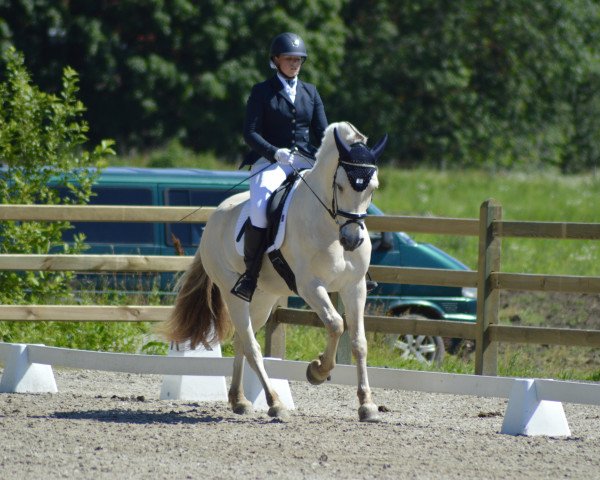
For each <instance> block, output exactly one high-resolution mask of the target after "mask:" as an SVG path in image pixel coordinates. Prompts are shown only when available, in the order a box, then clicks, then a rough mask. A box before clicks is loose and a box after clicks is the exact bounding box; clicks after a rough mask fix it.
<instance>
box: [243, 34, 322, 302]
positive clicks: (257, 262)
mask: <svg viewBox="0 0 600 480" xmlns="http://www.w3.org/2000/svg"><path fill="white" fill-rule="evenodd" d="M269 57H270V62H269V64H270V66H271V68H272V69H274V70H277V73H276V75H274V76H273V77H271V78H269V79H267V80H265V81H264V82H261V83H257V84H256V85H254V87H253V88H252V92H251V93H250V97H249V98H248V103H247V106H246V119H245V123H244V140H245V141H246V143H247V144H248V145H249V146H250V148H251V149H252V151H251V152H250V153H249V154H248V155H247V156H246V158H245V159H244V162H243V163H242V167H243V166H244V165H251V166H252V167H251V169H250V173H251V179H250V221H249V222H248V223H247V224H246V228H245V232H244V235H245V239H244V263H245V264H246V271H245V272H244V273H243V274H242V275H241V276H240V278H239V280H238V281H237V282H236V284H235V285H234V287H233V288H232V290H231V293H233V294H234V295H236V296H237V297H239V298H241V299H242V300H245V301H247V302H250V301H251V300H252V295H253V294H254V290H255V289H256V283H257V279H258V274H259V272H260V267H261V265H262V260H263V254H264V252H265V249H266V244H265V240H266V239H265V237H266V232H267V203H268V200H269V198H270V196H271V194H272V193H273V191H274V190H275V189H276V188H277V187H278V186H279V185H281V184H282V183H283V181H284V180H285V179H286V177H287V176H288V175H289V174H290V173H292V172H293V171H294V169H296V170H298V169H301V168H311V167H312V163H313V162H314V155H315V153H316V151H317V147H318V146H319V145H320V143H321V139H322V137H323V132H324V131H325V129H326V128H327V117H326V116H325V108H324V107H323V102H322V101H321V97H320V96H319V93H318V92H317V89H316V87H315V86H314V85H311V84H310V83H305V82H303V81H301V80H300V79H298V74H299V73H300V69H301V68H302V64H303V63H304V61H305V60H306V58H307V53H306V47H305V45H304V41H303V40H302V38H300V37H299V36H298V35H296V34H295V33H289V32H286V33H282V34H280V35H277V36H276V37H275V38H274V39H273V41H272V42H271V49H270V53H269ZM311 140H312V142H313V143H311ZM315 145H316V146H315Z"/></svg>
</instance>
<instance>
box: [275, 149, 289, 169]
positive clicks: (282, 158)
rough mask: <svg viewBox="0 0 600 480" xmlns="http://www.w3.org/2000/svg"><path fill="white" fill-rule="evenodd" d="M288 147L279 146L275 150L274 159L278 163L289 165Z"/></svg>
mask: <svg viewBox="0 0 600 480" xmlns="http://www.w3.org/2000/svg"><path fill="white" fill-rule="evenodd" d="M290 154H291V152H290V149H289V148H280V149H278V150H277V151H276V152H275V160H277V163H279V164H280V165H289V164H290Z"/></svg>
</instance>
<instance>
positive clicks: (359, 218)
mask: <svg viewBox="0 0 600 480" xmlns="http://www.w3.org/2000/svg"><path fill="white" fill-rule="evenodd" d="M344 165H347V166H350V167H365V168H372V169H373V170H374V171H377V167H376V166H375V165H371V164H355V163H350V162H345V161H344V160H341V159H340V158H339V157H338V165H337V167H336V169H335V174H334V175H333V181H332V186H331V189H332V191H333V194H332V196H331V208H330V207H328V206H327V205H326V204H325V202H324V201H323V200H321V198H320V197H319V195H318V194H317V193H316V192H315V191H314V190H313V189H312V187H311V186H310V185H309V184H308V182H307V181H306V180H305V179H304V176H303V175H302V172H300V171H299V170H297V169H296V168H295V167H294V166H293V165H290V166H291V167H292V170H293V171H294V172H295V173H296V175H298V177H299V178H300V180H301V181H302V182H304V184H305V185H306V186H307V187H308V189H309V190H310V191H311V193H312V194H313V195H314V197H315V198H316V199H317V200H318V201H319V203H320V204H321V205H322V206H323V208H324V209H325V210H326V211H327V213H328V214H329V216H330V217H331V218H332V219H333V221H334V222H335V223H336V224H337V225H338V227H339V228H340V230H341V229H342V228H344V227H345V226H346V225H349V224H351V223H356V224H357V225H359V226H360V228H361V230H364V228H365V218H367V215H368V214H367V212H366V211H365V212H360V213H358V212H348V211H347V210H342V209H341V208H339V204H338V198H337V188H336V180H337V174H338V171H339V168H340V167H343V168H346V167H344ZM338 217H342V218H345V219H346V221H345V222H343V223H342V221H341V220H339V219H338Z"/></svg>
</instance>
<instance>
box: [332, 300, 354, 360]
mask: <svg viewBox="0 0 600 480" xmlns="http://www.w3.org/2000/svg"><path fill="white" fill-rule="evenodd" d="M329 297H330V298H331V303H333V306H334V307H335V309H336V310H337V311H338V313H339V314H340V315H341V316H342V318H343V319H344V333H342V336H341V337H340V341H339V343H338V348H337V352H336V354H335V363H337V364H339V365H351V364H352V342H351V341H350V334H349V333H348V328H347V327H346V317H345V314H344V303H343V302H342V300H341V298H340V294H339V293H337V292H335V293H330V294H329Z"/></svg>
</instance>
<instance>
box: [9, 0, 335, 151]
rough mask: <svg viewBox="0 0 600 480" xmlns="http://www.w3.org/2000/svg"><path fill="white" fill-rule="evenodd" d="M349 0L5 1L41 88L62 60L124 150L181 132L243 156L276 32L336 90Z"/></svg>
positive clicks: (310, 71)
mask: <svg viewBox="0 0 600 480" xmlns="http://www.w3.org/2000/svg"><path fill="white" fill-rule="evenodd" d="M342 3H343V2H342V0H333V1H332V0H309V1H302V2H300V1H298V0H286V1H282V2H274V1H272V0H258V1H252V2H230V1H225V0H205V1H203V2H192V1H189V0H180V1H176V2H164V1H162V0H152V1H147V2H139V1H137V0H125V1H119V2H78V3H77V5H75V4H71V3H68V2H67V3H65V2H59V3H58V4H57V2H53V1H50V0H40V1H37V2H35V3H30V2H27V3H21V2H11V3H10V6H6V5H2V3H0V17H3V18H5V19H6V22H7V23H8V25H10V28H11V34H10V38H11V39H12V40H13V41H14V43H15V44H16V45H17V46H18V47H19V48H21V49H23V50H24V51H25V54H26V57H27V58H28V60H29V62H30V65H31V67H32V69H33V70H34V71H35V72H36V75H37V76H38V78H39V79H40V81H41V83H42V85H45V86H47V87H50V86H52V85H54V83H55V82H56V79H55V73H54V72H55V71H56V66H57V64H59V65H60V64H69V65H72V66H73V67H74V68H75V69H76V70H77V71H78V72H80V74H81V76H82V79H83V80H82V98H83V101H84V102H85V104H86V105H87V106H88V108H89V118H90V121H91V122H92V124H93V125H94V128H95V129H96V131H97V132H98V134H99V135H101V136H110V137H112V138H116V139H117V140H118V143H119V145H120V146H121V147H123V148H125V147H126V146H127V145H128V146H130V147H136V146H137V147H143V146H146V145H156V144H163V143H164V142H165V141H166V140H168V139H171V138H177V139H180V140H181V141H183V142H184V143H185V144H187V145H191V146H193V147H195V148H196V149H198V150H203V151H209V150H214V151H216V152H219V153H220V154H225V155H228V156H230V157H234V156H236V155H238V154H239V153H240V151H242V149H243V148H244V147H243V142H242V138H241V125H242V118H243V115H244V110H245V103H246V99H247V96H248V94H249V92H250V88H251V87H252V85H253V84H254V83H256V82H257V81H259V80H262V79H263V78H265V77H266V76H267V75H270V74H271V73H270V70H269V67H268V50H269V45H270V42H271V39H272V38H273V37H274V36H275V35H276V34H278V33H280V32H282V31H287V30H292V31H296V32H298V33H299V34H301V35H303V36H304V38H305V40H306V42H307V45H308V46H309V61H308V62H307V63H306V68H305V72H304V78H305V79H307V80H309V81H314V82H316V83H318V84H319V86H320V88H321V89H322V90H323V91H324V92H331V91H333V90H334V88H335V80H334V78H335V76H336V75H337V74H338V72H339V62H340V61H341V59H342V55H343V44H344V41H343V39H344V26H343V24H342V22H341V19H340V17H339V12H340V9H341V6H342Z"/></svg>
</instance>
